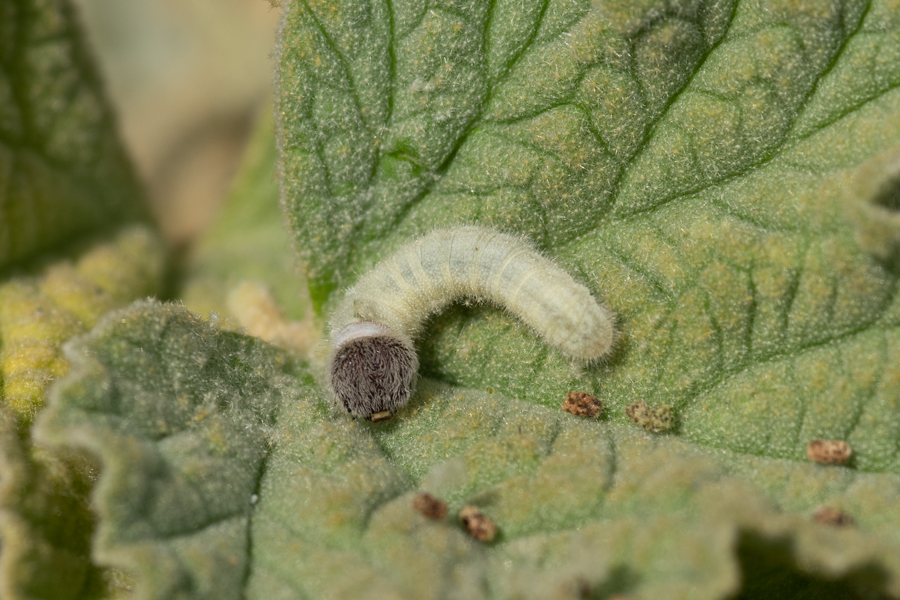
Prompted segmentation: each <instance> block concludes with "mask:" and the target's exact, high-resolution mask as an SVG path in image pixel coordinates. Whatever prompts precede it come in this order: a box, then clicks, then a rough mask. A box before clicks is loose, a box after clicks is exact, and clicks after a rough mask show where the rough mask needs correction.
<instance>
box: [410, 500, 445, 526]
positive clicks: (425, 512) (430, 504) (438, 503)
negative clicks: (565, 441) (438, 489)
mask: <svg viewBox="0 0 900 600" xmlns="http://www.w3.org/2000/svg"><path fill="white" fill-rule="evenodd" d="M413 508H414V509H416V510H417V511H419V512H420V513H421V514H422V516H424V517H427V518H429V519H434V520H435V521H440V520H442V519H443V518H444V517H446V516H447V503H446V502H444V501H443V500H441V499H440V498H435V497H434V496H432V495H431V494H427V493H422V494H416V497H415V498H413Z"/></svg>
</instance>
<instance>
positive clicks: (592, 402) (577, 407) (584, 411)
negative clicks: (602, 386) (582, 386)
mask: <svg viewBox="0 0 900 600" xmlns="http://www.w3.org/2000/svg"><path fill="white" fill-rule="evenodd" d="M562 409H563V410H564V411H566V412H567V413H571V414H573V415H576V416H578V417H590V418H591V419H593V418H594V417H596V416H597V415H599V414H600V411H601V410H603V404H601V403H600V401H599V400H597V399H596V398H595V397H593V396H591V395H590V394H588V393H587V392H569V393H568V394H566V401H565V402H563V405H562Z"/></svg>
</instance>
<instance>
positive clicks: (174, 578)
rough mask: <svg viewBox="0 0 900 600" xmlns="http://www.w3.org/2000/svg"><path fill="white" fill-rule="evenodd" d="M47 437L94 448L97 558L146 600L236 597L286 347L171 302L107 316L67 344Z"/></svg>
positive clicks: (283, 386)
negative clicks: (66, 370)
mask: <svg viewBox="0 0 900 600" xmlns="http://www.w3.org/2000/svg"><path fill="white" fill-rule="evenodd" d="M68 356H69V359H70V361H71V362H72V363H73V365H74V367H73V374H72V376H70V377H69V378H67V379H66V380H65V381H64V382H63V383H62V385H61V386H59V387H58V388H56V392H55V402H54V405H53V407H51V408H50V409H48V411H46V412H45V413H44V414H43V417H42V418H43V419H44V421H43V427H41V426H38V432H39V438H41V439H43V440H44V441H47V442H52V443H59V442H61V441H62V442H65V443H68V444H71V445H73V446H76V447H78V448H80V449H83V450H87V451H89V452H90V453H91V454H92V455H94V456H97V457H98V458H99V459H100V462H101V464H102V471H103V477H102V479H101V481H100V483H99V485H98V487H97V499H96V501H95V505H96V508H97V511H98V513H99V515H100V518H101V520H100V525H99V528H98V532H97V539H96V540H95V545H96V546H95V555H96V558H97V559H98V561H99V562H100V563H101V564H112V565H115V566H118V567H121V568H124V569H126V570H128V571H130V572H132V573H135V574H136V575H137V586H138V591H137V593H138V597H158V598H176V597H209V598H223V599H224V598H232V597H238V596H237V595H236V594H239V593H240V589H241V585H242V582H243V581H244V580H245V579H246V577H247V574H248V572H249V569H250V566H251V565H250V564H249V554H248V550H249V546H248V536H249V524H250V515H251V512H252V508H253V504H254V500H253V498H254V494H255V493H256V492H257V491H258V486H259V479H260V477H261V476H262V474H263V466H264V460H265V458H266V455H267V453H268V448H269V438H270V436H271V432H270V430H271V428H272V426H273V425H274V423H275V421H274V419H275V414H276V412H277V410H278V409H279V407H280V404H281V397H282V395H284V394H287V395H291V394H292V393H293V390H294V384H293V382H292V381H290V380H289V379H288V378H287V377H286V375H285V371H286V368H287V367H288V366H290V363H289V361H288V360H287V357H286V355H285V354H284V353H282V352H280V351H278V350H276V349H275V348H273V347H270V346H268V345H267V344H265V343H264V342H261V341H259V340H256V339H254V338H249V337H246V336H242V335H239V334H234V333H228V332H220V331H218V329H217V327H216V326H215V325H213V324H210V323H207V322H204V321H202V320H201V319H200V318H199V317H197V316H196V315H193V314H191V313H189V312H187V311H186V310H185V309H184V308H182V307H179V306H177V305H160V304H158V303H155V302H152V301H148V302H143V303H136V304H134V305H132V306H131V307H130V308H128V309H126V310H125V311H120V312H118V313H112V314H110V315H109V316H107V317H106V318H105V319H104V321H103V322H102V323H101V325H100V326H98V328H97V329H95V330H94V332H92V333H91V334H90V335H89V336H86V337H85V338H82V339H81V340H80V342H79V343H77V344H75V345H73V346H72V347H71V348H70V349H69V352H68Z"/></svg>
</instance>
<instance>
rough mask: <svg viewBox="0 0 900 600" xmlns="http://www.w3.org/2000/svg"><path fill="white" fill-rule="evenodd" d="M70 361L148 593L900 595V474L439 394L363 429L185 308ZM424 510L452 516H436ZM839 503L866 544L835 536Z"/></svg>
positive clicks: (110, 503)
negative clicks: (477, 517)
mask: <svg viewBox="0 0 900 600" xmlns="http://www.w3.org/2000/svg"><path fill="white" fill-rule="evenodd" d="M69 355H70V359H71V361H72V363H73V365H74V366H73V372H72V374H71V375H70V376H69V377H68V378H67V379H66V380H64V381H63V382H62V383H61V385H59V386H58V387H57V388H56V390H55V394H54V398H53V403H52V405H51V406H50V408H49V409H48V411H47V412H45V413H44V416H43V418H42V421H41V422H40V423H39V425H38V432H39V434H40V438H41V439H42V440H44V441H47V442H50V443H52V444H54V445H56V444H62V445H65V446H72V447H75V448H78V449H81V450H87V451H89V453H90V454H91V455H94V456H96V457H98V458H99V460H100V466H101V473H102V474H101V477H100V481H99V483H98V486H97V488H96V494H95V498H94V505H95V506H96V507H97V511H98V514H99V519H100V525H99V533H98V537H97V539H96V541H95V557H96V559H97V560H98V561H99V562H101V563H102V564H106V565H112V566H115V567H119V568H125V569H127V570H128V571H129V572H131V573H132V574H133V575H134V577H135V585H136V587H135V593H136V597H137V598H141V599H144V598H224V599H227V598H249V599H256V598H258V599H271V598H304V597H336V598H351V597H352V598H419V599H421V598H440V597H445V596H448V595H449V596H451V597H457V596H458V597H461V598H583V597H585V595H588V596H589V597H608V596H610V595H613V594H626V595H627V596H628V597H631V598H648V599H649V598H661V597H665V598H695V599H706V598H727V597H733V596H734V595H735V594H736V593H738V592H739V591H740V590H741V585H742V579H743V585H744V586H745V589H746V587H747V586H749V587H751V588H753V587H754V586H756V587H757V588H758V587H766V586H767V585H775V586H777V587H778V589H779V590H780V593H782V594H785V595H784V596H777V595H776V596H772V597H797V596H796V593H802V592H806V593H815V594H818V595H817V596H815V597H819V598H839V597H847V594H854V593H873V592H874V593H885V592H889V593H893V594H896V593H898V592H900V579H898V576H897V574H898V573H900V561H898V557H900V521H898V519H900V516H898V515H900V477H897V476H896V475H894V474H884V473H881V474H873V473H860V472H858V471H855V470H853V469H846V468H838V469H835V468H829V467H822V466H818V465H811V464H801V463H798V462H796V461H792V460H786V459H769V458H758V457H752V456H748V455H745V454H740V453H736V452H730V451H721V450H710V449H706V448H703V447H700V446H698V445H696V444H692V443H689V442H684V441H682V440H680V439H678V438H677V437H675V436H654V435H652V434H648V433H646V432H643V431H640V430H638V429H636V428H634V427H629V426H626V425H621V424H618V423H608V422H604V421H596V420H584V419H580V418H577V417H574V416H571V415H568V414H565V413H563V412H561V411H559V410H554V409H548V408H546V407H543V406H536V405H534V404H532V403H529V402H525V401H521V400H516V399H512V398H507V397H503V396H502V395H500V394H499V393H493V394H490V393H487V392H482V391H475V390H465V389H462V388H459V387H454V386H449V385H446V384H443V383H438V382H435V381H432V380H423V381H422V382H420V387H419V391H418V392H417V394H416V397H415V398H414V399H413V400H412V402H411V403H410V405H408V406H407V407H406V408H404V409H403V410H401V411H400V413H398V414H397V415H396V416H395V418H394V419H393V420H392V421H390V422H388V423H387V426H384V425H383V424H377V425H373V424H370V423H364V422H359V421H354V420H351V419H349V418H347V416H346V415H345V414H340V413H338V412H337V411H335V410H333V409H332V408H331V405H330V402H329V400H328V398H327V397H326V395H325V394H324V393H323V391H322V390H321V388H320V387H319V386H318V384H317V383H316V382H315V378H314V377H313V376H311V375H310V373H309V371H308V368H307V367H306V366H305V365H302V364H298V363H294V362H292V361H290V360H287V358H286V355H285V354H284V353H283V352H282V351H278V350H276V349H274V348H273V347H271V346H268V345H267V344H265V343H263V342H260V341H259V340H256V339H254V338H250V337H246V336H242V335H239V334H235V333H232V332H227V331H223V330H221V329H219V328H217V327H216V326H215V325H214V324H210V323H208V322H204V321H202V320H200V319H199V318H198V317H196V316H194V315H191V314H190V313H188V312H187V311H185V310H184V309H183V308H180V307H178V306H175V305H161V304H158V303H151V302H148V303H141V304H136V305H134V306H132V307H131V308H129V309H127V310H125V311H121V312H119V313H116V314H114V315H112V316H111V317H110V318H108V319H107V320H105V321H104V323H102V324H101V325H100V326H99V327H98V328H97V329H95V330H94V331H93V332H92V333H91V334H90V335H89V336H86V337H84V338H81V339H79V340H78V341H77V342H76V343H74V344H72V345H71V346H70V348H69ZM422 492H428V493H430V494H433V495H435V496H437V497H439V498H442V499H443V500H444V501H446V502H447V503H448V505H449V508H450V516H449V517H447V518H445V519H439V520H432V519H428V518H426V517H425V516H423V515H422V514H420V513H419V512H417V511H416V510H415V509H414V497H415V496H416V495H417V494H419V493H422ZM822 503H825V504H828V505H830V506H837V507H840V508H841V509H843V510H846V511H848V512H850V513H852V514H853V515H854V517H855V518H856V519H857V527H853V528H836V527H827V526H823V525H819V524H816V523H813V522H812V521H811V520H810V518H809V514H810V512H811V511H812V510H813V509H814V508H815V507H817V506H818V505H819V504H822ZM464 505H476V506H478V507H480V508H481V510H482V511H483V512H484V513H485V514H487V515H488V516H489V517H490V518H491V519H493V520H494V521H495V523H496V524H497V525H498V527H499V532H500V533H499V535H498V537H497V538H496V539H495V540H494V541H493V542H491V543H482V542H478V541H476V540H474V539H472V538H471V537H470V536H469V535H468V534H467V533H466V532H465V531H464V529H463V528H462V527H461V525H460V524H459V523H458V521H457V520H456V518H455V515H456V514H457V512H458V511H459V510H460V508H461V507H462V506H464ZM773 556H774V557H776V558H775V559H774V560H773V558H772V557H773ZM767 561H768V562H767ZM772 562H774V564H775V567H776V568H775V569H774V574H775V575H777V577H776V578H773V576H772V575H773V573H772V571H773V570H772V569H771V568H770V570H769V571H766V570H765V567H766V566H771V563H772ZM760 573H762V575H761V574H760ZM790 594H794V595H790Z"/></svg>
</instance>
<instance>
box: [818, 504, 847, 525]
mask: <svg viewBox="0 0 900 600" xmlns="http://www.w3.org/2000/svg"><path fill="white" fill-rule="evenodd" d="M813 521H815V522H816V523H821V524H823V525H833V526H835V527H848V526H851V525H856V521H855V520H854V519H853V517H851V516H850V515H848V514H847V513H845V512H844V511H842V510H838V509H836V508H833V507H831V506H822V507H820V508H819V510H817V511H816V514H814V515H813Z"/></svg>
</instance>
